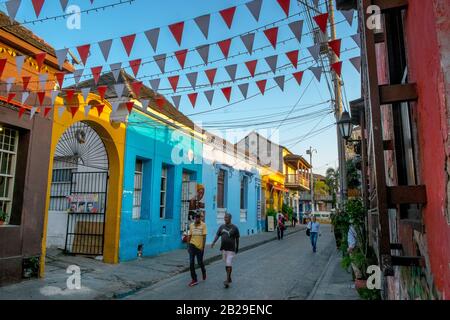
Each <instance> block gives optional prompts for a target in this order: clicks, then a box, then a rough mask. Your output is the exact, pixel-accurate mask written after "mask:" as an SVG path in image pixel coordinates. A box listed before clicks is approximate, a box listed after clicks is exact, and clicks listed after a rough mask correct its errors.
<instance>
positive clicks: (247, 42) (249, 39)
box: [241, 33, 255, 54]
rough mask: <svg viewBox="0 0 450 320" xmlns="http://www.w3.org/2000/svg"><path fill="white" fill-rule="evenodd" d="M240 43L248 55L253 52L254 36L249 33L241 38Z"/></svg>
mask: <svg viewBox="0 0 450 320" xmlns="http://www.w3.org/2000/svg"><path fill="white" fill-rule="evenodd" d="M241 40H242V43H244V46H245V48H246V49H247V51H248V53H249V54H252V52H253V43H254V41H255V34H254V33H249V34H246V35H243V36H241Z"/></svg>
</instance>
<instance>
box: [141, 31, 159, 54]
mask: <svg viewBox="0 0 450 320" xmlns="http://www.w3.org/2000/svg"><path fill="white" fill-rule="evenodd" d="M159 30H160V29H159V28H155V29H152V30H148V31H146V32H145V36H146V37H147V40H148V42H149V43H150V45H151V46H152V48H153V51H155V52H156V47H157V46H158V38H159Z"/></svg>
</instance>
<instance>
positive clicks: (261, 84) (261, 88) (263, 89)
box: [256, 79, 267, 95]
mask: <svg viewBox="0 0 450 320" xmlns="http://www.w3.org/2000/svg"><path fill="white" fill-rule="evenodd" d="M266 83H267V80H266V79H264V80H259V81H256V85H257V86H258V88H259V91H261V93H262V94H263V95H264V93H265V92H266Z"/></svg>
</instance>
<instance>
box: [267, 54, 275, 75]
mask: <svg viewBox="0 0 450 320" xmlns="http://www.w3.org/2000/svg"><path fill="white" fill-rule="evenodd" d="M265 60H266V63H267V64H268V65H269V67H270V70H272V72H273V73H275V71H277V61H278V55H273V56H270V57H267V58H265Z"/></svg>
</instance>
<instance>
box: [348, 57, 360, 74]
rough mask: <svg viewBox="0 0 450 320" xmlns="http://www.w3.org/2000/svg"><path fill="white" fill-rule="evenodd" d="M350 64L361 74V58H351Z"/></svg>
mask: <svg viewBox="0 0 450 320" xmlns="http://www.w3.org/2000/svg"><path fill="white" fill-rule="evenodd" d="M350 62H351V63H352V65H353V66H354V67H355V69H356V70H357V71H358V72H361V57H354V58H351V59H350Z"/></svg>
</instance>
